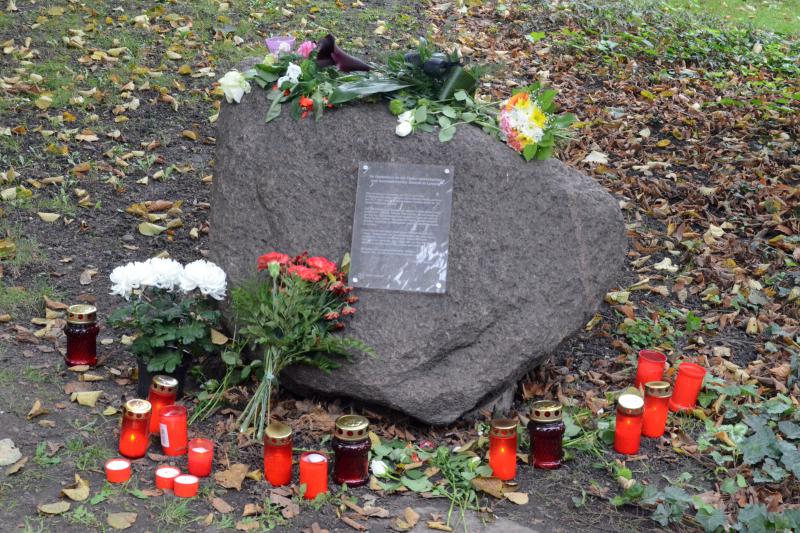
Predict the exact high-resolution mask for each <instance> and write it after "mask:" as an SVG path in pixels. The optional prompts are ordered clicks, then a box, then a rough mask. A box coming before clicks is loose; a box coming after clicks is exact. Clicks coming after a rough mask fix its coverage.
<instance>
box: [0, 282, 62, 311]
mask: <svg viewBox="0 0 800 533" xmlns="http://www.w3.org/2000/svg"><path fill="white" fill-rule="evenodd" d="M45 296H47V297H48V298H57V296H56V291H55V290H54V289H53V288H52V287H51V286H50V285H48V284H47V283H46V282H44V281H41V280H40V281H38V282H37V283H36V284H35V285H34V286H33V287H19V286H9V285H6V284H4V283H2V282H0V313H9V314H10V315H11V316H12V318H13V317H15V316H17V315H30V314H34V313H36V312H38V311H39V310H40V309H41V308H42V305H43V304H44V299H43V298H44V297H45Z"/></svg>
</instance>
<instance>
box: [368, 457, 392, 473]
mask: <svg viewBox="0 0 800 533" xmlns="http://www.w3.org/2000/svg"><path fill="white" fill-rule="evenodd" d="M370 468H371V469H372V473H373V474H375V475H376V476H377V477H383V476H385V475H386V473H387V472H388V471H389V466H388V465H387V464H386V463H384V462H383V461H381V460H380V459H373V460H372V462H371V463H370Z"/></svg>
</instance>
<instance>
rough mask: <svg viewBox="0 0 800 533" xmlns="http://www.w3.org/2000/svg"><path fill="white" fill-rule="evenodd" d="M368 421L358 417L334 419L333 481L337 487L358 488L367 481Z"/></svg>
mask: <svg viewBox="0 0 800 533" xmlns="http://www.w3.org/2000/svg"><path fill="white" fill-rule="evenodd" d="M368 428H369V421H368V420H367V419H366V418H364V417H363V416H359V415H344V416H340V417H339V418H337V419H336V429H335V431H334V435H333V440H332V442H331V447H332V448H333V453H334V457H333V481H334V482H335V483H336V484H338V485H343V484H347V486H348V487H360V486H362V485H366V484H367V481H369V450H370V448H372V443H371V442H370V440H369V433H368Z"/></svg>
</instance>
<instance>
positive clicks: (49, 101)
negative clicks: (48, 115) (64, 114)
mask: <svg viewBox="0 0 800 533" xmlns="http://www.w3.org/2000/svg"><path fill="white" fill-rule="evenodd" d="M34 104H35V105H36V107H38V108H39V109H41V110H45V109H47V108H48V107H50V106H51V105H53V97H52V96H50V95H49V94H43V95H42V96H40V97H39V98H37V99H36V101H35V102H34Z"/></svg>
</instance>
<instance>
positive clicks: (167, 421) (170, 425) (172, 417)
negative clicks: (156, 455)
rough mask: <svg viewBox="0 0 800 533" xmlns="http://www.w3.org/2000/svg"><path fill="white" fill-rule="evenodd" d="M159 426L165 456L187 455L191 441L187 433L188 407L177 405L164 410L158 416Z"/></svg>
mask: <svg viewBox="0 0 800 533" xmlns="http://www.w3.org/2000/svg"><path fill="white" fill-rule="evenodd" d="M158 425H159V430H160V433H161V448H162V450H163V451H164V455H169V456H177V455H183V454H185V453H186V444H187V441H188V439H189V436H188V434H187V432H186V407H184V406H183V405H178V404H175V405H168V406H166V407H164V408H162V409H161V413H159V416H158Z"/></svg>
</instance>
